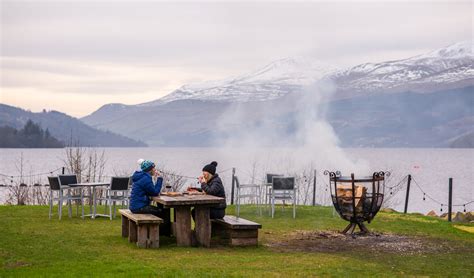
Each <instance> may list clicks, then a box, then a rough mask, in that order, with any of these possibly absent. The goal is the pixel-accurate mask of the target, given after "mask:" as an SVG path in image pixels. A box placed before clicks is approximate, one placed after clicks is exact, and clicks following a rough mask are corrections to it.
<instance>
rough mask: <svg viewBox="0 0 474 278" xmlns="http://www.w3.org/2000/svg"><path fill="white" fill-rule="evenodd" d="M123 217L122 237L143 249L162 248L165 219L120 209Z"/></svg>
mask: <svg viewBox="0 0 474 278" xmlns="http://www.w3.org/2000/svg"><path fill="white" fill-rule="evenodd" d="M119 213H120V214H121V215H122V237H128V241H129V242H132V243H135V242H136V244H137V246H138V247H142V248H158V247H160V224H161V223H163V219H161V218H159V217H157V216H155V215H152V214H138V213H132V212H131V211H130V210H129V209H119Z"/></svg>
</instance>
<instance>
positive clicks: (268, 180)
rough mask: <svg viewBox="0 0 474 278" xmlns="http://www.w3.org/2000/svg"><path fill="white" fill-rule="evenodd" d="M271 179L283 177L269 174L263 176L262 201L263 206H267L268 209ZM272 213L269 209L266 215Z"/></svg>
mask: <svg viewBox="0 0 474 278" xmlns="http://www.w3.org/2000/svg"><path fill="white" fill-rule="evenodd" d="M273 177H283V175H280V174H269V173H267V174H266V175H265V182H266V183H265V184H264V185H263V186H264V190H265V200H264V204H265V205H268V206H269V207H271V203H272V202H271V196H272V184H273ZM271 213H272V211H271V209H269V210H268V214H271Z"/></svg>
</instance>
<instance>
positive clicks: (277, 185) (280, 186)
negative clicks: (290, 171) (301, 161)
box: [271, 177, 297, 218]
mask: <svg viewBox="0 0 474 278" xmlns="http://www.w3.org/2000/svg"><path fill="white" fill-rule="evenodd" d="M296 198H297V196H296V186H295V178H294V177H273V179H272V191H271V201H272V218H273V217H274V215H275V200H281V201H286V200H291V201H292V203H293V218H296Z"/></svg>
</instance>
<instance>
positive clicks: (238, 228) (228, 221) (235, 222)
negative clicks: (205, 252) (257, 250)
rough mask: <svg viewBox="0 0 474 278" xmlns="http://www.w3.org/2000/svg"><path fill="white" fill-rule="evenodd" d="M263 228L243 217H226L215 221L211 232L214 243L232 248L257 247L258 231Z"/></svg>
mask: <svg viewBox="0 0 474 278" xmlns="http://www.w3.org/2000/svg"><path fill="white" fill-rule="evenodd" d="M261 228H262V225H261V224H258V223H255V222H252V221H250V220H247V219H244V218H241V217H236V216H233V215H226V216H224V218H223V219H213V220H212V228H211V230H212V236H213V237H214V238H213V242H214V243H220V244H226V245H231V246H257V245H258V229H261ZM216 237H217V238H216Z"/></svg>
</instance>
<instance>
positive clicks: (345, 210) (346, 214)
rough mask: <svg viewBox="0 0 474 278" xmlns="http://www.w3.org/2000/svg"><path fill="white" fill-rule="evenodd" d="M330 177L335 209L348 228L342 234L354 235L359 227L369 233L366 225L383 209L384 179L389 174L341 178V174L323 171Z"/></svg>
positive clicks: (362, 231)
mask: <svg viewBox="0 0 474 278" xmlns="http://www.w3.org/2000/svg"><path fill="white" fill-rule="evenodd" d="M324 175H329V185H330V186H329V187H330V190H331V199H332V203H333V205H334V208H335V209H336V211H337V212H338V213H339V215H340V216H341V218H342V219H344V220H346V221H349V222H350V223H349V225H347V227H346V228H345V229H344V230H343V231H342V233H344V234H346V233H349V234H353V233H354V231H355V228H356V227H357V226H358V227H359V229H360V231H361V233H369V230H368V229H367V227H365V225H364V224H363V222H365V221H367V222H368V223H370V221H372V219H373V218H374V217H375V215H376V214H377V212H378V211H379V210H380V207H381V206H382V202H383V197H384V192H385V176H389V175H390V173H389V172H374V173H373V174H372V176H369V177H359V178H356V177H355V176H354V174H353V173H352V174H351V175H350V176H341V172H339V171H336V172H330V171H327V170H326V171H324Z"/></svg>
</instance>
